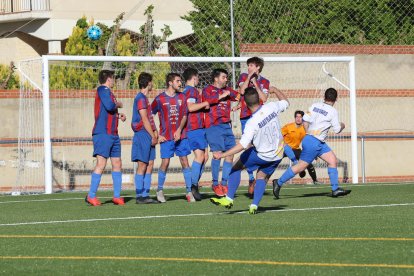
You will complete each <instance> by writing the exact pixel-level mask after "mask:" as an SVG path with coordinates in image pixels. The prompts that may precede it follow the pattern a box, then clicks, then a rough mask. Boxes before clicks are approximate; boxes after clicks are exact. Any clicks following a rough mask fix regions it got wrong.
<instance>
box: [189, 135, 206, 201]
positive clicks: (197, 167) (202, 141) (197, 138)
mask: <svg viewBox="0 0 414 276" xmlns="http://www.w3.org/2000/svg"><path fill="white" fill-rule="evenodd" d="M187 137H188V142H189V144H190V149H191V150H192V151H193V152H194V160H193V163H192V165H191V189H192V191H193V195H194V197H195V198H196V200H201V195H200V194H199V192H198V181H199V180H200V177H201V172H202V169H203V164H204V162H205V160H204V159H205V156H206V148H207V140H206V134H205V131H204V129H197V130H192V131H189V132H187ZM207 157H208V155H207Z"/></svg>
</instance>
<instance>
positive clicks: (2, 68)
mask: <svg viewBox="0 0 414 276" xmlns="http://www.w3.org/2000/svg"><path fill="white" fill-rule="evenodd" d="M15 70H16V67H15V66H14V63H13V62H10V65H9V66H6V65H3V64H0V89H16V88H19V77H18V76H17V75H16V74H15V72H14V71H15Z"/></svg>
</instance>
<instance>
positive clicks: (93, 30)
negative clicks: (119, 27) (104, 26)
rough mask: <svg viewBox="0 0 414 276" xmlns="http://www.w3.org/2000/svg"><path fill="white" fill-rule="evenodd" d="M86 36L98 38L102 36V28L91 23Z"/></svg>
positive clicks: (93, 38) (92, 38)
mask: <svg viewBox="0 0 414 276" xmlns="http://www.w3.org/2000/svg"><path fill="white" fill-rule="evenodd" d="M87 34H88V37H89V39H91V40H98V39H100V38H101V36H102V30H101V28H99V26H97V25H92V26H90V27H89V28H88V31H87Z"/></svg>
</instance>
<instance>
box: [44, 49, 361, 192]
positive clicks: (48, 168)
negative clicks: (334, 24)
mask: <svg viewBox="0 0 414 276" xmlns="http://www.w3.org/2000/svg"><path fill="white" fill-rule="evenodd" d="M248 58H249V57H131V56H63V55H56V56H52V55H45V56H42V77H43V80H42V81H43V89H42V97H43V125H44V155H45V156H44V165H45V171H44V174H45V193H46V194H51V193H52V181H53V178H52V141H51V135H50V102H49V100H50V98H49V62H50V61H98V62H229V63H232V62H246V61H247V59H248ZM262 58H263V60H264V61H265V62H347V63H348V70H349V80H348V81H349V98H350V115H351V118H350V121H351V150H352V159H351V160H352V183H354V184H355V183H358V141H357V124H356V123H357V122H356V84H355V57H353V56H323V57H315V56H313V57H305V56H303V57H262Z"/></svg>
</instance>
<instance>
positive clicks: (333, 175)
mask: <svg viewBox="0 0 414 276" xmlns="http://www.w3.org/2000/svg"><path fill="white" fill-rule="evenodd" d="M328 175H329V180H330V181H331V188H332V191H335V190H336V189H338V169H337V168H329V167H328Z"/></svg>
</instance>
